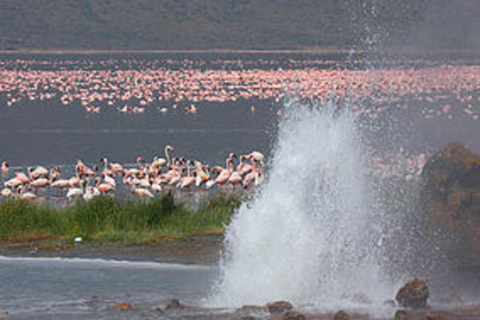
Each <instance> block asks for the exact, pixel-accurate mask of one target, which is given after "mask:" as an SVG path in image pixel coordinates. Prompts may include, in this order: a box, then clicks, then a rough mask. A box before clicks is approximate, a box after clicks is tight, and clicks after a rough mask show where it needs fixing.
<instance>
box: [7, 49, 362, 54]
mask: <svg viewBox="0 0 480 320" xmlns="http://www.w3.org/2000/svg"><path fill="white" fill-rule="evenodd" d="M350 50H351V49H342V48H319V49H265V50H263V49H178V50H128V49H127V50H121V49H118V50H117V49H114V50H102V49H98V50H97V49H92V50H83V49H19V50H0V54H46V55H66V54H92V55H95V54H155V53H158V54H182V53H185V54H189V53H192V54H193V53H195V54H211V53H247V54H248V53H251V54H286V53H305V54H322V53H334V54H343V53H348V52H350ZM357 52H362V51H361V50H358V51H357Z"/></svg>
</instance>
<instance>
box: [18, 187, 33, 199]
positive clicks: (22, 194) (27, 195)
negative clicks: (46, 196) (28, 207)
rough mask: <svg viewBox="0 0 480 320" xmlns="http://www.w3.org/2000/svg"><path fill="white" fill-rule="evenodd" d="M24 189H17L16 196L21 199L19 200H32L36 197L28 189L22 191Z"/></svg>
mask: <svg viewBox="0 0 480 320" xmlns="http://www.w3.org/2000/svg"><path fill="white" fill-rule="evenodd" d="M24 191H25V189H24V188H20V189H19V190H18V198H19V199H21V200H27V201H32V200H35V199H36V198H37V196H36V195H35V194H34V193H32V192H30V191H27V192H24Z"/></svg>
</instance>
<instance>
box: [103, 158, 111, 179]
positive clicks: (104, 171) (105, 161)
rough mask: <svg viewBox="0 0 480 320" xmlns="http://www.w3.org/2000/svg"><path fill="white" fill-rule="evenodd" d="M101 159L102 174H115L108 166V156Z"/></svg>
mask: <svg viewBox="0 0 480 320" xmlns="http://www.w3.org/2000/svg"><path fill="white" fill-rule="evenodd" d="M100 161H101V162H103V170H102V174H106V175H113V174H114V171H113V169H109V168H108V159H107V158H101V159H100Z"/></svg>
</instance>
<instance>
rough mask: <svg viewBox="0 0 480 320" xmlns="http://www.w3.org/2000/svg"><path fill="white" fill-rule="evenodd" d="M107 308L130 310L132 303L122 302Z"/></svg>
mask: <svg viewBox="0 0 480 320" xmlns="http://www.w3.org/2000/svg"><path fill="white" fill-rule="evenodd" d="M108 308H109V309H114V310H132V305H131V304H130V303H128V302H123V303H119V304H116V305H113V306H109V307H108Z"/></svg>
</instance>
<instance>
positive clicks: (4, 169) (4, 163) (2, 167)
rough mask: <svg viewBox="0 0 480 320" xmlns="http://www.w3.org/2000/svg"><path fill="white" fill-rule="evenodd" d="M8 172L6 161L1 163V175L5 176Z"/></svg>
mask: <svg viewBox="0 0 480 320" xmlns="http://www.w3.org/2000/svg"><path fill="white" fill-rule="evenodd" d="M8 170H9V164H8V162H7V161H3V162H2V166H1V167H0V173H1V174H7V173H8Z"/></svg>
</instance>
